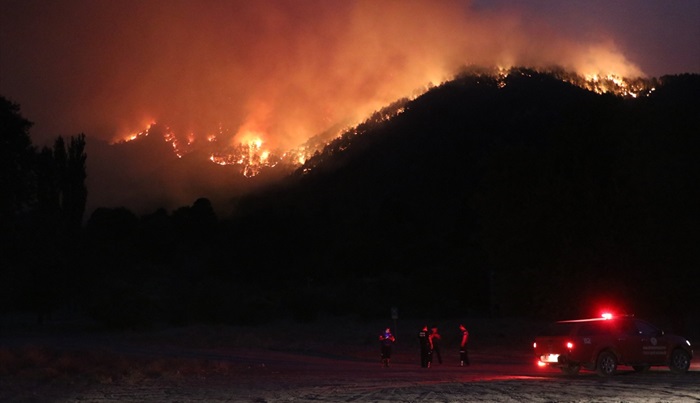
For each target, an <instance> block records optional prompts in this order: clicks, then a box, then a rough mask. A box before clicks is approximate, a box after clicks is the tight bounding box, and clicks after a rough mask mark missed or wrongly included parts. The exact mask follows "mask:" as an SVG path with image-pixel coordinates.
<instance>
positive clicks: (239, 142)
mask: <svg viewBox="0 0 700 403" xmlns="http://www.w3.org/2000/svg"><path fill="white" fill-rule="evenodd" d="M516 73H517V74H528V73H526V72H523V70H518V69H512V68H503V67H499V68H495V69H492V70H486V72H483V71H482V72H481V73H479V74H482V75H487V76H491V77H493V78H495V79H496V82H497V86H498V87H499V88H505V87H506V86H507V79H508V77H509V76H510V75H512V74H516ZM553 74H554V75H555V76H556V77H558V78H559V79H561V80H563V81H566V82H569V83H571V84H574V85H577V86H579V87H581V88H584V89H586V90H588V91H592V92H595V93H598V94H604V93H611V94H615V95H617V96H620V97H630V98H637V97H641V96H648V95H650V94H651V93H652V92H653V91H655V83H656V80H655V79H643V78H636V79H628V78H624V77H621V76H618V75H615V74H608V75H605V76H603V75H599V74H590V75H583V76H582V75H578V74H575V73H568V72H563V71H555V72H553ZM434 86H435V85H434V84H433V83H428V84H427V85H425V86H424V87H423V88H421V89H419V90H416V91H414V92H413V93H412V95H411V96H410V97H407V98H402V99H400V100H398V101H396V102H394V103H393V104H391V105H389V106H387V107H384V108H382V109H380V110H379V111H376V112H374V113H373V114H371V115H370V116H369V117H368V118H366V119H365V120H364V121H363V122H366V123H381V122H384V121H387V120H389V119H392V118H394V117H396V116H398V115H400V114H401V113H403V112H404V111H405V110H406V104H407V103H408V102H410V101H411V100H413V99H415V98H417V97H418V96H420V95H422V94H424V93H425V92H427V91H429V90H430V89H431V88H433V87H434ZM361 123H362V122H355V123H353V124H350V125H348V126H347V127H345V128H343V129H338V130H336V131H334V132H331V133H326V134H325V135H324V136H315V137H311V135H309V136H308V137H310V138H309V139H308V140H307V141H306V142H305V143H304V144H301V145H299V146H297V147H294V148H290V149H281V148H279V147H273V146H272V145H271V144H270V142H269V141H268V139H269V138H271V137H272V136H270V135H268V134H266V133H264V132H263V131H260V130H253V129H242V130H239V131H238V132H237V133H236V134H235V135H231V134H230V133H231V131H229V130H227V129H225V128H224V127H223V126H222V125H221V124H220V125H219V128H218V131H217V133H215V134H211V133H210V134H203V135H202V138H203V139H204V140H205V142H204V143H203V144H206V145H205V146H204V147H207V148H208V149H209V150H210V151H209V160H210V161H211V162H212V163H214V164H217V165H221V166H231V167H236V168H238V171H239V172H240V174H241V175H243V176H245V177H247V178H251V177H254V176H257V175H259V174H260V173H261V172H263V171H264V170H265V169H271V168H275V167H278V166H284V167H287V168H289V169H296V168H298V167H301V166H303V165H304V163H305V162H307V161H308V160H309V159H310V158H311V157H313V156H314V154H316V153H318V152H320V151H322V150H323V148H324V147H326V146H328V145H329V144H331V143H332V142H338V141H348V139H351V138H352V137H355V136H357V135H360V134H363V131H364V130H363V128H362V124H361ZM157 125H158V124H157V123H156V122H155V121H153V122H151V123H149V124H148V127H146V128H145V129H144V130H142V131H140V132H137V133H130V134H127V135H126V136H124V137H122V139H121V140H118V141H116V142H115V143H124V142H130V141H135V140H138V139H141V138H144V137H148V136H149V135H150V134H151V133H152V132H153V131H154V128H155V127H156V126H157ZM160 132H161V133H162V136H163V141H165V142H167V143H169V144H170V145H171V146H172V149H173V152H174V153H175V155H176V156H177V157H178V158H182V157H183V156H184V155H186V154H188V153H190V152H192V151H194V150H195V149H198V147H201V146H200V145H199V142H198V137H199V135H198V134H197V133H194V132H189V133H187V134H186V135H185V136H183V139H180V138H179V137H178V136H177V135H176V133H175V132H174V131H173V130H172V129H171V128H170V127H168V126H164V127H162V128H161V129H160ZM341 139H342V140H341ZM336 145H338V144H336ZM346 146H347V144H345V145H344V144H340V145H338V147H337V148H336V149H337V150H340V151H343V150H344V149H345V148H346Z"/></svg>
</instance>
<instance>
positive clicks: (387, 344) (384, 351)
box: [379, 327, 396, 367]
mask: <svg viewBox="0 0 700 403" xmlns="http://www.w3.org/2000/svg"><path fill="white" fill-rule="evenodd" d="M379 341H380V342H381V345H382V348H381V357H382V361H381V363H382V366H383V367H388V366H389V361H390V360H391V346H393V345H394V342H395V341H396V337H394V335H393V334H391V329H390V328H388V327H387V328H386V330H384V334H380V335H379Z"/></svg>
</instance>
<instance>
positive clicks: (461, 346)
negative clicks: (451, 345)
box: [459, 324, 469, 367]
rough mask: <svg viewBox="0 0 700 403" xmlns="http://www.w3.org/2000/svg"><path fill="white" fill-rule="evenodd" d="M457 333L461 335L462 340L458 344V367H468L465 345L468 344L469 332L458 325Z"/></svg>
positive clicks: (467, 354)
mask: <svg viewBox="0 0 700 403" xmlns="http://www.w3.org/2000/svg"><path fill="white" fill-rule="evenodd" d="M459 331H460V332H461V333H462V336H461V337H462V338H461V340H460V342H459V366H460V367H463V366H465V365H466V366H469V352H468V351H467V343H468V342H469V331H468V330H467V328H466V327H464V325H462V324H460V325H459Z"/></svg>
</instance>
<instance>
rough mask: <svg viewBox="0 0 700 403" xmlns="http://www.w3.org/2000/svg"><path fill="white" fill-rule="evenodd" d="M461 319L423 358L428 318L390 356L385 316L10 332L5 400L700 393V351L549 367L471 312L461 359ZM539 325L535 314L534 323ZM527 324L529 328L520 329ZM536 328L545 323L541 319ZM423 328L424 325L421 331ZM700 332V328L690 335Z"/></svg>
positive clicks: (4, 344)
mask: <svg viewBox="0 0 700 403" xmlns="http://www.w3.org/2000/svg"><path fill="white" fill-rule="evenodd" d="M456 324H457V323H456V322H453V321H444V322H442V323H440V327H441V329H443V330H442V333H443V338H444V343H443V352H442V356H443V363H442V364H439V363H437V358H435V360H434V364H433V366H432V367H431V368H428V369H426V368H421V367H420V365H419V360H418V341H417V337H416V335H417V330H418V328H419V327H418V323H405V324H403V323H402V324H401V326H398V329H397V339H398V340H397V343H396V345H395V346H394V352H393V356H392V363H391V366H390V367H389V368H382V367H381V366H380V365H379V345H378V341H377V340H376V337H377V336H378V334H379V332H380V331H381V330H382V329H383V327H384V326H390V325H391V324H386V325H385V324H384V323H380V322H370V323H368V322H351V321H340V320H334V321H326V322H320V323H314V324H306V325H300V324H296V323H279V324H275V325H266V326H257V327H190V328H180V329H160V330H149V331H130V332H104V331H94V330H92V331H85V330H81V331H75V330H72V329H69V328H68V329H67V328H65V327H63V328H60V329H59V328H54V329H53V330H51V331H46V329H42V330H41V331H38V330H37V329H26V328H25V329H20V330H17V329H16V328H15V329H11V330H10V329H8V328H7V327H5V328H4V329H3V330H2V331H1V332H0V400H1V401H3V402H5V401H9V402H14V401H16V402H417V401H426V402H613V401H614V402H698V401H700V363H699V362H698V361H700V360H698V359H697V357H696V359H695V360H694V361H693V363H692V366H691V370H690V371H689V372H688V373H687V374H682V375H677V374H673V373H671V372H670V371H669V370H668V369H667V368H662V367H659V368H653V369H652V370H651V371H649V372H647V373H635V372H633V371H632V370H631V368H626V367H620V369H619V373H618V374H617V375H616V376H614V377H612V378H609V379H608V378H601V377H599V376H598V375H596V374H594V373H591V372H581V373H580V374H579V375H578V376H575V377H567V376H564V375H562V374H561V373H560V372H558V371H557V370H552V369H540V368H538V367H537V366H536V365H535V360H534V357H532V354H531V350H530V345H531V341H530V337H531V335H530V334H529V333H530V331H529V330H528V331H523V329H524V325H523V323H519V322H518V321H512V320H511V321H508V322H507V323H506V322H502V321H501V322H500V323H493V321H484V320H481V321H479V320H473V321H470V333H471V334H472V343H471V348H470V358H471V362H472V365H470V366H468V367H460V366H459V365H458V361H457V359H458V358H457V356H458V352H457V348H456V338H457V337H456V331H455V330H454V329H456ZM534 328H535V327H534V326H533V329H534ZM518 329H520V331H519V332H518V331H517V330H518ZM533 331H534V330H533ZM414 333H415V334H414ZM691 341H692V340H691Z"/></svg>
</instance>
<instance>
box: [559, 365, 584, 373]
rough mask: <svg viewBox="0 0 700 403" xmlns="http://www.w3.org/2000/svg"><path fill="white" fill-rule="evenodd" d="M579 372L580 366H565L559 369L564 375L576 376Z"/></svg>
mask: <svg viewBox="0 0 700 403" xmlns="http://www.w3.org/2000/svg"><path fill="white" fill-rule="evenodd" d="M580 370H581V366H580V365H567V366H565V367H561V372H563V373H564V375H576V374H578V372H579V371H580Z"/></svg>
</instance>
